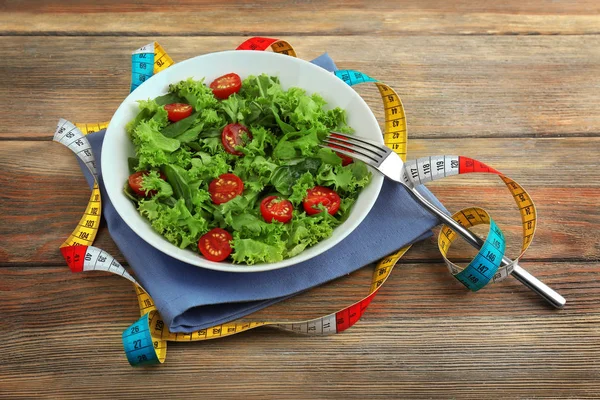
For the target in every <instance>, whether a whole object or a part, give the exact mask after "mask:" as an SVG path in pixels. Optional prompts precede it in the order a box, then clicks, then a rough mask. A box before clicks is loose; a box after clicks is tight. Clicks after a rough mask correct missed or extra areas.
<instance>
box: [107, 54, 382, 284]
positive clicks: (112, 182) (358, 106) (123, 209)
mask: <svg viewBox="0 0 600 400" xmlns="http://www.w3.org/2000/svg"><path fill="white" fill-rule="evenodd" d="M229 72H235V73H237V74H238V75H240V77H241V78H242V79H244V78H246V77H247V76H249V75H259V74H261V73H266V74H269V75H273V76H277V77H279V79H280V81H281V84H282V86H283V88H284V89H287V88H290V87H292V86H297V87H300V88H303V89H305V90H306V91H307V92H308V93H318V94H320V95H321V96H322V97H323V98H324V99H325V100H326V101H327V103H328V107H331V108H333V107H341V108H343V109H345V110H346V111H347V116H348V124H349V125H350V126H351V127H353V128H354V129H355V131H356V135H357V136H362V137H365V138H369V139H372V140H375V141H378V142H380V143H383V138H382V135H381V130H380V129H379V125H378V123H377V120H376V118H375V116H374V115H373V113H372V112H371V110H370V108H369V107H368V106H367V104H366V103H365V102H364V100H363V99H362V98H361V97H360V96H359V95H358V94H357V93H356V92H355V91H354V90H353V89H352V88H350V87H349V86H348V85H347V84H345V83H344V82H343V81H342V80H341V79H339V78H337V77H336V76H335V75H334V74H332V73H330V72H327V71H326V70H324V69H322V68H321V67H318V66H316V65H313V64H311V63H310V62H308V61H304V60H301V59H297V58H294V57H290V56H285V55H280V54H276V53H271V52H262V51H225V52H218V53H210V54H206V55H202V56H198V57H195V58H191V59H189V60H186V61H183V62H180V63H178V64H175V65H173V66H171V67H170V68H168V69H166V70H164V71H162V72H160V73H158V74H156V75H154V76H153V77H151V78H150V79H148V80H147V81H146V82H145V83H144V84H142V85H141V86H140V87H138V88H137V89H136V90H134V91H133V92H132V93H131V94H130V95H129V96H127V98H126V99H125V100H124V101H123V103H121V105H120V106H119V108H118V109H117V111H116V113H115V114H114V116H113V117H112V119H111V121H110V123H109V125H108V129H107V131H106V137H105V139H104V144H103V146H102V159H101V168H102V175H103V178H104V184H105V185H106V191H107V192H108V196H109V198H110V200H111V201H112V203H113V205H114V207H115V209H116V210H117V212H118V213H119V215H120V216H121V218H123V220H124V221H125V223H127V225H129V227H130V228H131V229H132V230H133V231H134V232H136V233H137V234H138V235H139V236H140V237H141V238H142V239H143V240H145V241H146V242H148V243H149V244H150V245H152V246H153V247H155V248H156V249H158V250H160V251H161V252H163V253H165V254H167V255H169V256H171V257H174V258H176V259H178V260H181V261H184V262H186V263H189V264H192V265H196V266H199V267H204V268H209V269H215V270H221V271H229V272H256V271H267V270H273V269H278V268H283V267H288V266H290V265H294V264H297V263H299V262H302V261H305V260H308V259H310V258H312V257H314V256H316V255H318V254H321V253H323V252H324V251H327V250H328V249H330V248H331V247H333V246H334V245H336V244H337V243H338V242H340V241H341V240H342V239H344V238H345V237H346V236H347V235H348V234H349V233H350V232H352V231H353V230H354V229H355V228H356V227H357V226H358V225H359V224H360V223H361V221H362V220H363V219H364V218H365V216H366V215H367V214H368V212H369V211H370V210H371V207H372V206H373V204H374V203H375V200H376V199H377V196H378V195H379V191H380V189H381V185H382V183H383V178H382V176H381V175H380V174H378V173H373V179H372V181H371V183H370V184H369V185H368V186H367V187H366V188H364V189H363V191H362V193H361V194H360V196H359V198H358V200H357V201H356V203H355V204H354V206H353V209H352V211H351V213H350V215H349V217H348V219H347V220H346V221H345V222H344V223H343V224H341V225H340V226H339V227H337V228H336V229H335V230H334V233H333V235H332V236H331V237H330V238H328V239H326V240H323V241H322V242H320V243H318V244H317V245H315V246H313V247H310V248H308V249H306V250H304V251H303V252H302V253H300V254H298V255H297V256H295V257H292V258H289V259H285V260H283V261H279V262H275V263H262V264H255V265H251V266H250V265H243V264H232V263H230V262H212V261H209V260H206V259H205V258H203V257H202V256H200V255H198V254H197V253H194V252H193V251H191V250H185V249H180V248H178V247H177V246H175V245H173V244H171V243H170V242H169V241H167V239H165V238H163V237H162V236H161V235H160V234H158V233H157V232H155V231H154V230H153V229H152V227H151V226H150V224H149V223H148V221H147V220H146V219H144V218H143V217H142V216H141V215H140V214H139V213H138V212H137V210H136V209H135V206H134V205H133V204H132V203H131V201H129V200H128V199H127V198H126V197H125V195H124V194H123V185H124V183H125V181H126V180H127V178H128V176H129V168H128V164H127V158H128V157H132V156H134V155H135V152H134V147H133V144H132V143H131V142H130V140H129V138H128V137H127V133H126V131H125V125H126V124H127V123H128V122H129V121H131V120H132V119H133V118H134V117H135V116H136V115H137V113H138V111H139V108H138V104H137V102H136V101H137V100H147V99H149V98H151V99H153V98H155V97H157V96H160V95H162V94H165V93H167V91H168V87H169V84H171V83H176V82H178V81H180V80H183V79H187V78H189V77H193V78H195V79H200V78H205V82H207V83H210V82H212V81H213V80H214V79H215V78H217V77H219V76H221V75H224V74H226V73H229Z"/></svg>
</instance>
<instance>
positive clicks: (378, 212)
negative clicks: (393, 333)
mask: <svg viewBox="0 0 600 400" xmlns="http://www.w3.org/2000/svg"><path fill="white" fill-rule="evenodd" d="M313 62H314V63H315V64H317V65H320V66H322V67H324V68H326V69H328V70H330V71H331V70H334V69H335V64H334V63H333V60H331V58H330V57H329V56H328V55H327V54H324V55H322V56H320V57H319V58H317V59H315V60H313ZM104 134H105V131H104V130H103V131H99V132H96V133H93V134H90V135H88V136H87V137H88V139H89V141H90V144H91V147H92V151H93V153H94V156H95V158H96V160H98V161H99V160H101V152H102V142H103V140H104ZM80 165H81V167H82V170H83V172H84V174H85V176H86V179H87V181H88V184H89V185H90V187H91V185H92V184H93V177H92V176H91V174H90V173H89V171H88V170H87V168H86V167H85V166H84V164H83V163H81V162H80ZM99 186H100V191H101V195H102V206H103V209H102V215H103V216H104V218H105V220H106V223H107V226H108V230H109V232H110V234H111V236H112V238H113V240H114V241H115V243H116V244H117V247H118V248H119V250H120V251H121V253H122V254H123V256H124V257H125V259H126V260H127V261H128V263H129V265H130V266H131V268H132V269H133V271H134V273H135V276H136V278H137V279H138V281H139V282H140V284H141V285H142V286H143V287H144V289H146V290H147V291H148V293H149V294H150V296H151V297H152V299H153V300H154V302H155V304H156V307H157V309H158V311H159V312H160V314H161V316H162V317H163V319H164V321H165V322H166V323H167V324H168V326H169V329H170V330H171V331H172V332H186V333H189V332H192V331H196V330H200V329H204V328H208V327H210V326H214V325H217V324H221V323H225V322H229V321H232V320H234V319H237V318H241V317H243V316H245V315H248V314H250V313H252V312H254V311H257V310H260V309H262V308H264V307H267V306H269V305H271V304H274V303H277V302H279V301H282V300H284V299H286V298H288V297H291V296H293V295H295V294H298V293H300V292H303V291H305V290H307V289H310V288H312V287H315V286H318V285H321V284H323V283H325V282H328V281H330V280H333V279H335V278H338V277H341V276H343V275H347V274H349V273H351V272H353V271H355V270H357V269H359V268H361V267H363V266H365V265H367V264H370V263H373V262H375V261H377V260H379V259H381V258H382V257H384V256H386V255H388V254H390V253H392V252H394V251H395V250H397V249H400V248H401V247H403V246H405V245H407V244H410V243H414V242H417V241H419V240H422V239H424V238H427V237H429V236H430V235H431V231H430V230H431V228H432V227H434V226H435V225H437V224H438V220H437V219H436V218H435V217H434V216H432V215H431V214H429V213H428V212H427V211H425V210H424V209H423V208H422V207H421V206H420V205H419V204H418V203H416V202H415V201H414V200H413V199H412V197H411V196H410V195H409V194H408V193H407V192H406V190H405V189H404V187H403V186H401V185H399V184H396V183H393V182H391V181H388V180H385V182H384V185H383V188H382V190H381V194H380V195H379V198H378V199H377V202H376V203H375V205H374V207H373V209H372V210H371V212H370V213H369V214H368V215H367V217H366V218H365V219H364V221H363V222H362V223H361V225H359V227H358V228H357V229H355V230H354V232H352V233H351V234H350V235H348V236H347V237H346V239H344V240H343V241H342V242H340V243H339V244H337V245H336V246H335V247H333V248H332V249H330V250H329V251H327V252H325V253H323V254H321V255H319V256H317V257H314V258H312V259H310V260H308V261H305V262H303V263H300V264H296V265H294V266H290V267H287V268H283V269H279V270H275V271H266V272H255V273H233V272H222V271H213V270H208V269H204V268H200V267H196V266H193V265H189V264H185V263H183V262H181V261H179V260H176V259H174V258H171V257H169V256H167V255H165V254H163V253H161V252H160V251H158V250H156V249H155V248H154V247H152V246H150V245H149V244H147V243H146V242H145V241H144V240H142V239H141V238H140V237H139V236H137V235H136V234H135V232H133V231H132V230H131V229H130V228H129V226H127V224H126V223H125V222H124V221H123V220H122V219H121V218H120V216H119V215H118V213H117V212H116V210H115V209H114V207H113V205H112V204H111V202H110V199H109V198H108V195H107V194H106V189H105V187H104V183H103V180H102V171H101V168H100V171H99ZM420 191H421V193H422V194H423V195H425V196H426V197H427V198H429V199H430V200H431V201H433V202H434V203H435V204H436V205H438V207H441V208H442V209H443V206H442V205H441V204H440V203H439V202H438V201H437V199H435V197H434V196H433V195H432V194H431V193H430V192H429V191H428V190H427V189H425V188H424V187H421V188H420ZM357 300H358V299H357Z"/></svg>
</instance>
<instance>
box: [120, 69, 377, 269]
mask: <svg viewBox="0 0 600 400" xmlns="http://www.w3.org/2000/svg"><path fill="white" fill-rule="evenodd" d="M325 105H326V103H325V101H324V100H323V98H322V97H320V96H319V95H317V94H313V95H309V94H307V93H306V92H305V91H304V90H303V89H300V88H296V87H292V88H290V89H288V90H284V89H283V88H282V87H281V85H280V83H279V80H278V78H276V77H272V76H268V75H264V74H263V75H260V76H250V77H248V78H246V79H244V80H243V81H242V80H241V79H240V77H239V76H238V75H236V74H233V73H230V74H227V75H224V76H222V77H220V78H217V79H216V80H215V81H214V82H212V83H211V84H210V85H206V84H205V83H204V80H203V79H202V80H192V79H187V80H184V81H181V82H179V83H177V84H173V85H170V87H169V93H168V94H166V95H164V96H160V97H157V98H155V99H154V100H147V101H140V102H139V107H140V111H139V113H138V115H137V116H136V117H135V119H134V120H132V121H130V122H129V123H128V124H127V133H128V135H129V137H130V139H131V141H132V142H133V144H134V146H135V151H136V157H135V158H131V159H130V160H129V167H130V174H131V176H130V177H129V179H128V182H126V183H125V187H124V191H125V193H126V195H127V196H128V197H129V198H130V199H131V200H132V201H133V202H134V203H135V205H136V207H137V209H138V211H139V212H140V214H141V215H142V216H144V217H145V218H146V219H147V220H148V221H149V222H150V224H151V225H152V227H153V228H154V229H155V230H156V231H157V232H158V233H160V234H161V235H163V236H164V237H165V238H166V239H167V240H169V241H170V242H171V243H173V244H175V245H177V246H179V247H180V248H189V249H191V250H193V251H196V252H199V253H201V254H202V255H203V256H204V257H205V258H207V259H209V260H212V261H223V260H225V259H227V258H230V260H231V261H233V262H234V263H246V264H255V263H262V262H267V263H269V262H277V261H281V260H283V259H285V258H288V257H293V256H295V255H297V254H299V253H300V252H302V251H303V250H304V249H306V248H307V247H310V246H313V245H314V244H316V243H318V242H319V241H321V240H323V239H326V238H328V237H329V236H331V234H332V233H333V230H334V228H335V227H336V226H338V225H340V224H341V223H342V222H343V221H344V220H345V219H346V218H347V216H348V215H349V213H350V209H351V207H352V205H353V204H354V202H355V201H356V198H357V197H358V195H359V193H360V191H361V190H362V188H364V187H365V186H366V185H367V184H368V183H369V182H370V180H371V174H370V172H369V171H368V169H367V167H366V165H365V164H364V163H362V162H360V161H357V160H352V159H351V158H348V157H346V156H342V155H339V154H338V153H336V152H335V151H334V150H332V149H331V148H323V147H321V146H319V144H320V143H321V141H322V140H323V139H324V137H325V136H327V134H328V132H330V131H338V132H344V133H351V132H352V129H351V128H350V127H349V126H348V125H347V124H346V113H345V111H344V110H343V109H340V108H334V109H330V110H326V109H325V108H324V106H325Z"/></svg>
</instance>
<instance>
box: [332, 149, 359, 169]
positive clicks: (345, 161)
mask: <svg viewBox="0 0 600 400" xmlns="http://www.w3.org/2000/svg"><path fill="white" fill-rule="evenodd" d="M335 154H337V155H338V157H340V158H341V159H342V167H345V166H346V165H348V164H352V163H353V162H354V158H352V157H348V156H347V155H345V154H341V153H338V152H337V151H336V152H335Z"/></svg>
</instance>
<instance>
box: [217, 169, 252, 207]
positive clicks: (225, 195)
mask: <svg viewBox="0 0 600 400" xmlns="http://www.w3.org/2000/svg"><path fill="white" fill-rule="evenodd" d="M243 191H244V182H242V180H241V179H240V178H239V177H238V176H237V175H234V174H223V175H220V176H219V177H218V178H217V179H213V181H212V182H211V183H210V185H208V192H209V193H210V198H211V199H212V201H213V203H215V204H223V203H227V202H228V201H229V200H231V199H233V198H234V197H236V196H239V195H240V194H242V192H243Z"/></svg>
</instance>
